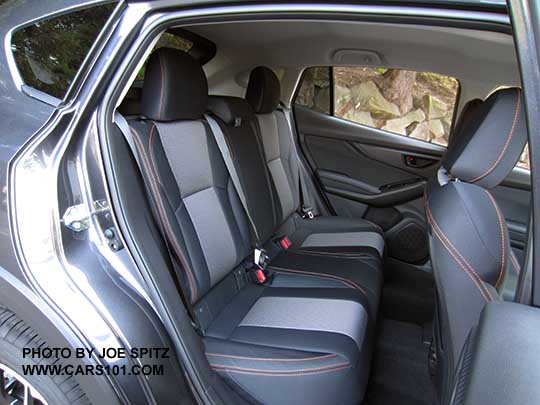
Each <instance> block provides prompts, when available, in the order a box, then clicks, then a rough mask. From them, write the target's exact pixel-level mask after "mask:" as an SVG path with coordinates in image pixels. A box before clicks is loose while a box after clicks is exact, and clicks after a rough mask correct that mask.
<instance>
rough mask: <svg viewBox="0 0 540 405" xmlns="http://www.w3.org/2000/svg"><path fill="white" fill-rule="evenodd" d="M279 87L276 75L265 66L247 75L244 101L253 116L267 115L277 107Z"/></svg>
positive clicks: (279, 95)
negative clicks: (248, 105)
mask: <svg viewBox="0 0 540 405" xmlns="http://www.w3.org/2000/svg"><path fill="white" fill-rule="evenodd" d="M280 97H281V87H280V84H279V79H278V78H277V76H276V74H275V73H274V72H273V71H272V69H269V68H267V67H265V66H259V67H256V68H255V69H253V70H252V71H251V74H250V75H249V83H248V88H247V91H246V100H247V101H248V102H249V104H250V105H251V107H252V108H253V111H254V112H255V114H268V113H271V112H272V111H274V110H275V109H276V108H278V106H279V99H280Z"/></svg>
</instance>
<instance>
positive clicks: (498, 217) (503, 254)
mask: <svg viewBox="0 0 540 405" xmlns="http://www.w3.org/2000/svg"><path fill="white" fill-rule="evenodd" d="M484 191H485V192H486V194H487V195H488V197H489V199H490V200H491V204H493V208H495V211H496V212H497V219H498V220H499V230H500V232H501V246H502V249H501V270H500V271H499V277H498V278H497V282H496V283H495V288H497V287H498V286H499V284H500V282H501V280H502V276H503V273H504V265H505V264H506V238H505V236H504V226H503V222H502V215H501V212H500V211H499V207H497V204H496V203H495V200H494V199H493V196H492V195H491V193H490V192H489V191H487V190H484Z"/></svg>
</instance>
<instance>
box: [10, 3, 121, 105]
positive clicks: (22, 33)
mask: <svg viewBox="0 0 540 405" xmlns="http://www.w3.org/2000/svg"><path fill="white" fill-rule="evenodd" d="M114 6H115V5H114V4H105V5H100V6H96V7H92V8H88V9H85V10H80V11H76V12H74V13H70V14H66V15H62V16H60V17H56V18H52V19H50V20H46V21H40V22H38V23H36V24H33V25H31V26H28V27H26V28H23V29H21V30H19V31H16V32H15V33H14V35H13V39H12V50H13V53H14V55H15V61H16V62H17V67H18V68H19V72H20V74H21V76H22V78H23V80H24V82H25V83H26V84H28V85H29V86H32V87H34V88H36V89H38V90H41V91H43V92H45V93H48V94H51V95H53V96H55V97H58V98H63V97H64V95H65V93H66V91H67V89H68V87H69V85H70V84H71V81H72V80H73V78H74V77H75V74H76V73H77V71H78V70H79V68H80V66H81V64H82V62H83V60H84V58H85V57H86V55H87V53H88V51H89V50H90V48H91V46H92V44H93V43H94V41H95V39H96V37H97V36H98V34H99V32H100V31H101V29H102V28H103V26H104V25H105V23H106V21H107V19H108V18H109V16H110V15H111V13H112V11H113V9H114Z"/></svg>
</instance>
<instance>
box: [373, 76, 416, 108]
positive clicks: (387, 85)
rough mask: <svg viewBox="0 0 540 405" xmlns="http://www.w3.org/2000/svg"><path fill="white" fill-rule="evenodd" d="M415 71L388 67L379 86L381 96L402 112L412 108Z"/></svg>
mask: <svg viewBox="0 0 540 405" xmlns="http://www.w3.org/2000/svg"><path fill="white" fill-rule="evenodd" d="M415 80H416V72H412V71H410V70H400V69H389V70H388V71H387V72H386V73H385V74H384V76H383V79H382V83H381V88H382V94H383V96H384V97H385V98H386V99H387V100H388V101H391V102H392V103H394V104H396V105H397V106H398V107H399V110H400V111H401V113H402V114H406V113H408V112H409V111H411V110H412V108H413V87H414V82H415Z"/></svg>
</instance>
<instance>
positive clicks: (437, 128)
mask: <svg viewBox="0 0 540 405" xmlns="http://www.w3.org/2000/svg"><path fill="white" fill-rule="evenodd" d="M427 123H428V125H429V131H430V132H431V134H432V135H433V137H434V138H440V137H443V136H444V127H443V124H442V122H441V120H429V121H427Z"/></svg>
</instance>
